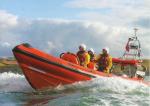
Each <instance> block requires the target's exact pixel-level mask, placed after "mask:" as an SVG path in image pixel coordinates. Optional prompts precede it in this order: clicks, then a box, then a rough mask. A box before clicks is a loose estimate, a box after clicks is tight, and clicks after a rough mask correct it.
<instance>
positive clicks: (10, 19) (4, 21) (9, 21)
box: [0, 10, 18, 29]
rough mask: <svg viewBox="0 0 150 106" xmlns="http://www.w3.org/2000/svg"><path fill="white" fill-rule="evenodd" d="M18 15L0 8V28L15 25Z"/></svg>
mask: <svg viewBox="0 0 150 106" xmlns="http://www.w3.org/2000/svg"><path fill="white" fill-rule="evenodd" d="M17 19H18V17H17V16H15V15H12V14H10V13H7V12H6V11H4V10H0V28H1V29H2V28H8V27H13V26H15V25H17Z"/></svg>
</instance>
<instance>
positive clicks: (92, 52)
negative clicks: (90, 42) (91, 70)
mask: <svg viewBox="0 0 150 106" xmlns="http://www.w3.org/2000/svg"><path fill="white" fill-rule="evenodd" d="M88 54H89V55H90V61H92V62H93V61H94V60H95V52H94V50H93V48H90V49H89V50H88Z"/></svg>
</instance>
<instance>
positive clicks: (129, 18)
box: [65, 0, 150, 26]
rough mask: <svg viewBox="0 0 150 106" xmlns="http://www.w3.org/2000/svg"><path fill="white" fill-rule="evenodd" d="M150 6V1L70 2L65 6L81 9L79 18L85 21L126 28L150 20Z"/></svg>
mask: <svg viewBox="0 0 150 106" xmlns="http://www.w3.org/2000/svg"><path fill="white" fill-rule="evenodd" d="M149 4H150V1H149V0H70V1H69V2H67V3H66V4H65V6H67V7H69V8H73V9H78V8H80V13H79V14H78V15H77V16H78V17H79V18H82V19H83V20H84V19H86V20H90V21H103V22H105V23H106V24H110V25H119V24H120V25H122V26H124V25H129V24H130V23H132V22H133V21H135V20H138V19H143V17H146V18H150V12H149V10H150V5H149ZM82 9H83V10H82Z"/></svg>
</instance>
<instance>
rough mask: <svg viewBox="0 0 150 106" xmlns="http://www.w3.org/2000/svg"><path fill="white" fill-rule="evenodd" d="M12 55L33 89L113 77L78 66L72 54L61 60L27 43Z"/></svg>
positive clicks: (18, 47) (17, 48) (65, 54)
mask: <svg viewBox="0 0 150 106" xmlns="http://www.w3.org/2000/svg"><path fill="white" fill-rule="evenodd" d="M13 53H14V56H15V57H16V60H17V61H18V64H19V66H20V67H21V69H22V71H23V73H24V75H25V77H26V79H27V80H28V82H29V83H30V85H31V86H32V87H33V88H34V89H45V88H49V87H56V86H58V85H60V84H61V85H65V84H71V83H74V82H78V81H86V80H91V79H92V78H97V77H99V76H103V77H112V76H113V75H112V74H109V75H108V74H107V75H106V74H105V73H103V72H99V71H95V70H92V69H89V68H85V67H82V66H80V65H78V64H79V61H78V59H77V57H76V55H74V54H72V53H63V54H61V56H60V57H61V58H57V57H54V56H52V55H49V54H46V53H44V52H42V51H40V50H37V49H35V48H33V47H31V46H30V45H29V44H27V43H25V44H21V45H18V46H16V47H15V48H14V49H13ZM126 79H130V78H126ZM130 80H132V79H130ZM134 80H135V79H134ZM136 81H137V80H136Z"/></svg>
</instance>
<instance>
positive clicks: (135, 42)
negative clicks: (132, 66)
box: [123, 28, 141, 60]
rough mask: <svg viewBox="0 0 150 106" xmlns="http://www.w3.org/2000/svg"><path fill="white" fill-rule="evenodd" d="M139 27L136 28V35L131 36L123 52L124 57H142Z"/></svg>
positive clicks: (138, 58)
mask: <svg viewBox="0 0 150 106" xmlns="http://www.w3.org/2000/svg"><path fill="white" fill-rule="evenodd" d="M137 31H138V29H137V28H134V35H133V36H132V37H129V39H128V42H127V44H126V47H125V52H124V54H123V59H135V60H140V59H141V44H140V41H139V39H138V37H137Z"/></svg>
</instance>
